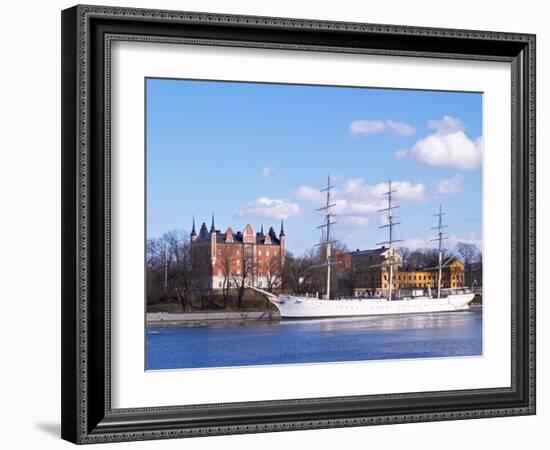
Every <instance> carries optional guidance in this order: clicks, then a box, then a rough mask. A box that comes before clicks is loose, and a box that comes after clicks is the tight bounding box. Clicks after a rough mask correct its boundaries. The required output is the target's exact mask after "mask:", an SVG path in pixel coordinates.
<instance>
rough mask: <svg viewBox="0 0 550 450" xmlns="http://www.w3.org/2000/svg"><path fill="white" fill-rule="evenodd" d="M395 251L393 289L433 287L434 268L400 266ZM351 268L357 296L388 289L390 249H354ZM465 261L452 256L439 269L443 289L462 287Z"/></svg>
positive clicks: (435, 275)
mask: <svg viewBox="0 0 550 450" xmlns="http://www.w3.org/2000/svg"><path fill="white" fill-rule="evenodd" d="M391 251H393V252H394V255H393V256H394V258H393V260H394V265H393V282H392V290H394V291H399V290H406V291H409V290H414V289H423V290H427V289H436V288H437V276H438V272H437V270H412V271H411V270H407V271H405V270H401V265H402V261H403V257H402V255H401V253H400V252H399V251H398V250H395V249H393V250H391ZM348 255H349V258H350V259H351V265H352V268H353V271H354V277H353V278H354V283H353V284H354V295H355V296H357V297H362V296H372V295H378V294H382V293H384V292H386V291H387V290H388V289H389V283H390V280H389V278H390V276H389V262H390V256H391V254H390V249H389V248H386V247H380V248H376V249H372V250H357V251H355V252H352V253H348ZM464 284H465V280H464V263H463V262H462V261H461V260H460V259H458V258H455V257H453V259H452V260H450V261H448V262H447V264H446V265H445V267H444V268H443V270H442V273H441V287H442V288H443V289H449V288H458V287H463V286H464Z"/></svg>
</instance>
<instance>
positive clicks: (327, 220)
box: [317, 174, 336, 300]
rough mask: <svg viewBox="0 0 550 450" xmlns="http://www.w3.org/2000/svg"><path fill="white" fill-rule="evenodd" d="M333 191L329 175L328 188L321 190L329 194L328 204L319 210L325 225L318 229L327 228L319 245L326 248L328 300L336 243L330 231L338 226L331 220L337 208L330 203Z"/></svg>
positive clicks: (328, 297) (328, 298)
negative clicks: (333, 208)
mask: <svg viewBox="0 0 550 450" xmlns="http://www.w3.org/2000/svg"><path fill="white" fill-rule="evenodd" d="M331 189H334V186H331V184H330V174H329V175H328V177H327V187H326V188H324V189H321V192H326V193H327V201H326V204H325V206H323V207H322V208H318V209H317V211H325V223H323V224H322V225H319V226H318V227H317V228H326V231H325V233H324V239H321V242H320V243H319V245H321V246H324V247H325V263H324V264H322V265H323V266H325V265H326V267H327V293H326V297H327V298H326V299H327V300H330V266H331V265H332V264H333V263H332V261H331V259H332V255H331V253H332V251H331V250H332V243H333V242H334V241H331V233H330V229H331V226H332V225H334V224H336V222H333V221H332V219H331V217H332V213H331V208H332V207H333V206H336V204H335V203H330V191H331Z"/></svg>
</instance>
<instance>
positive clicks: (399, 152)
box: [395, 150, 409, 159]
mask: <svg viewBox="0 0 550 450" xmlns="http://www.w3.org/2000/svg"><path fill="white" fill-rule="evenodd" d="M408 154H409V151H408V150H397V151H396V152H395V159H405V158H406V157H407V155H408Z"/></svg>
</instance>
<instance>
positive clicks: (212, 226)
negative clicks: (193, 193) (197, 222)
mask: <svg viewBox="0 0 550 450" xmlns="http://www.w3.org/2000/svg"><path fill="white" fill-rule="evenodd" d="M214 231H216V227H215V226H214V213H212V225H211V226H210V233H213V232H214Z"/></svg>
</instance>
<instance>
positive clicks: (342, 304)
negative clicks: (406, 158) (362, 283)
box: [252, 176, 474, 319]
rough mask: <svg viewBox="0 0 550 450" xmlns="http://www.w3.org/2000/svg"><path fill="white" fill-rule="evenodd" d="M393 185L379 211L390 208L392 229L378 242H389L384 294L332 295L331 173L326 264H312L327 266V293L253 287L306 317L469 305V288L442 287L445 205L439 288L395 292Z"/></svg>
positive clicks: (289, 313)
mask: <svg viewBox="0 0 550 450" xmlns="http://www.w3.org/2000/svg"><path fill="white" fill-rule="evenodd" d="M388 186H389V189H388V192H386V193H385V194H384V195H386V196H387V198H388V206H387V208H384V209H382V210H380V211H379V212H387V215H388V216H387V223H386V224H385V225H382V226H381V227H380V228H387V229H388V231H389V238H388V240H387V241H386V242H381V243H379V244H378V245H388V250H387V255H388V257H387V262H386V263H383V264H380V265H378V266H372V267H381V266H386V267H387V271H388V275H389V276H388V278H389V280H388V281H389V283H388V289H387V292H384V295H381V296H378V297H369V298H358V297H352V298H338V299H331V298H330V296H331V285H330V284H331V267H332V266H334V265H335V264H338V262H337V261H333V258H332V256H331V254H332V244H333V243H334V241H332V240H331V239H332V234H331V231H332V230H331V228H332V226H333V225H334V224H335V223H336V222H334V221H333V220H332V216H333V214H332V213H331V209H332V208H333V207H334V206H335V204H331V198H330V197H331V190H332V189H334V187H333V186H331V184H330V176H329V177H328V183H327V187H326V188H324V189H322V190H321V192H326V205H325V206H324V207H322V208H319V210H318V211H324V213H325V220H324V223H323V224H322V225H321V226H319V227H318V228H323V229H324V230H325V232H324V233H323V234H324V239H323V240H322V242H321V243H320V245H321V246H323V247H324V249H325V251H324V253H325V261H324V263H323V264H320V265H317V266H314V267H312V268H320V267H326V294H325V296H324V298H322V299H319V298H315V297H306V296H294V295H286V294H281V295H274V294H271V293H269V292H266V291H263V290H261V289H258V288H254V287H253V288H252V289H254V290H255V291H258V292H260V293H262V294H264V295H266V296H267V297H268V299H269V301H271V302H272V303H273V304H274V305H275V306H276V307H277V309H278V310H279V312H280V314H281V317H282V318H283V319H286V318H294V319H300V318H301V319H305V318H326V317H355V316H374V315H391V314H411V313H433V312H451V311H464V310H467V309H469V304H470V302H471V301H472V300H473V299H474V294H473V293H471V292H470V290H469V289H467V288H458V289H453V290H442V288H441V272H442V269H443V267H444V266H445V264H444V263H443V261H442V259H443V258H442V256H443V249H442V241H443V240H444V239H445V237H444V236H443V232H442V230H443V228H445V226H444V225H443V224H442V216H443V213H442V211H441V207H440V208H439V213H438V214H435V216H437V217H438V225H437V226H436V227H434V228H435V229H437V230H438V235H437V238H436V239H434V241H438V242H439V245H438V266H437V268H436V269H437V271H438V277H437V291H436V293H434V295H432V292H431V289H429V290H428V293H427V295H424V294H422V295H418V296H414V295H410V296H399V295H398V296H395V295H394V292H393V277H394V267H395V266H397V265H398V264H399V261H398V260H397V258H396V256H395V247H394V244H395V243H396V242H400V240H399V239H394V233H393V229H394V226H395V225H398V222H395V216H394V213H393V211H394V210H395V209H396V208H398V206H397V205H394V204H393V203H392V194H393V193H394V192H396V191H395V190H392V186H391V180H390V181H389V183H388Z"/></svg>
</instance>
